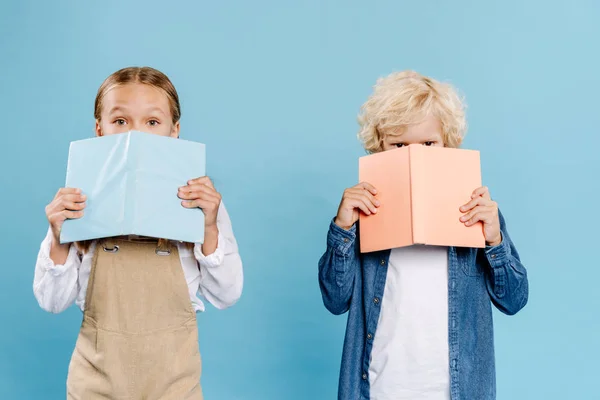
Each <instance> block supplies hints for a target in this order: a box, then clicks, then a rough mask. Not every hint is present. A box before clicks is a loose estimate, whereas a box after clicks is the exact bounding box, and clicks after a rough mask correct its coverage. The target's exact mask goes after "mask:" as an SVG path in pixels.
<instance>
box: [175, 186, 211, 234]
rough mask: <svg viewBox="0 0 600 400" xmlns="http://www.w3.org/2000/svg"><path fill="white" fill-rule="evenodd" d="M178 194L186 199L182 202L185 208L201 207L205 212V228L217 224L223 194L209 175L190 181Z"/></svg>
mask: <svg viewBox="0 0 600 400" xmlns="http://www.w3.org/2000/svg"><path fill="white" fill-rule="evenodd" d="M178 196H179V198H180V199H182V200H184V201H182V202H181V204H182V205H183V206H184V207H185V208H196V207H198V208H200V209H202V212H204V226H205V228H209V229H210V228H215V227H216V226H217V212H218V211H219V205H220V204H221V195H220V194H219V192H217V191H216V190H215V187H214V186H213V183H212V182H211V180H210V179H209V178H208V177H207V176H203V177H201V178H196V179H192V180H190V181H188V184H187V186H183V187H180V188H179V193H178Z"/></svg>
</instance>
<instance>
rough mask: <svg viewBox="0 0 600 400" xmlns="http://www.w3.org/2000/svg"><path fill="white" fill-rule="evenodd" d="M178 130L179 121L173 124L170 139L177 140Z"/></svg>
mask: <svg viewBox="0 0 600 400" xmlns="http://www.w3.org/2000/svg"><path fill="white" fill-rule="evenodd" d="M179 129H180V125H179V121H177V122H176V123H175V124H173V129H171V135H170V136H171V137H172V138H175V139H178V138H179Z"/></svg>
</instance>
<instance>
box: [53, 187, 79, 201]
mask: <svg viewBox="0 0 600 400" xmlns="http://www.w3.org/2000/svg"><path fill="white" fill-rule="evenodd" d="M80 193H81V189H78V188H60V189H58V192H56V195H55V196H54V198H55V199H57V198H58V197H60V196H62V195H65V194H80Z"/></svg>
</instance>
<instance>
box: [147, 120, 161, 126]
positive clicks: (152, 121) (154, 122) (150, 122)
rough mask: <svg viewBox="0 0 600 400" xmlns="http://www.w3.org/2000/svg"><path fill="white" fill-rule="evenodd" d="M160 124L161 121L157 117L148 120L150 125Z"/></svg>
mask: <svg viewBox="0 0 600 400" xmlns="http://www.w3.org/2000/svg"><path fill="white" fill-rule="evenodd" d="M158 124H159V122H158V121H157V120H155V119H151V120H150V121H148V125H150V126H157V125H158Z"/></svg>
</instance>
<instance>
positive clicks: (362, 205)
mask: <svg viewBox="0 0 600 400" xmlns="http://www.w3.org/2000/svg"><path fill="white" fill-rule="evenodd" d="M351 206H352V208H354V209H356V208H358V209H359V210H361V211H362V212H363V213H364V214H366V215H371V214H374V213H376V212H377V211H375V212H373V211H371V209H370V208H369V207H368V206H367V204H366V203H365V202H364V201H362V200H360V199H352V203H351Z"/></svg>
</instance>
